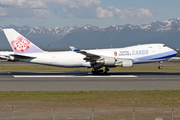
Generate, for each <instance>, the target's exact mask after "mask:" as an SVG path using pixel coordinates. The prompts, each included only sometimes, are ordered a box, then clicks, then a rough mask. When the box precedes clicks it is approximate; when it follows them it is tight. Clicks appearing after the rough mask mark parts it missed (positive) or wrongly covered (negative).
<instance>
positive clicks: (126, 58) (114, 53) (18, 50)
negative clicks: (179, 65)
mask: <svg viewBox="0 0 180 120" xmlns="http://www.w3.org/2000/svg"><path fill="white" fill-rule="evenodd" d="M3 31H4V33H5V35H6V37H7V39H8V41H9V44H10V46H11V47H12V50H13V52H14V53H13V54H10V56H11V58H12V57H13V58H14V59H18V60H19V61H23V62H29V63H36V64H43V65H51V66H57V67H88V68H93V70H92V73H93V74H98V73H100V72H103V70H100V69H101V68H102V67H105V70H104V73H107V72H108V71H109V68H111V67H133V64H137V63H147V62H157V61H158V62H160V63H161V61H163V60H166V59H168V58H171V57H173V56H175V55H176V54H177V52H176V51H175V50H173V49H171V48H169V47H167V46H165V45H164V44H144V45H136V46H130V47H124V48H111V49H96V50H79V49H77V48H75V47H73V46H71V47H70V48H71V49H72V51H65V52H64V51H63V52H45V51H43V50H41V49H40V48H39V47H37V46H36V45H34V44H33V43H32V42H30V41H29V40H27V39H26V38H25V37H23V36H22V35H21V34H19V33H18V32H17V31H15V30H14V29H4V30H3ZM158 68H159V69H161V68H162V66H159V67H158Z"/></svg>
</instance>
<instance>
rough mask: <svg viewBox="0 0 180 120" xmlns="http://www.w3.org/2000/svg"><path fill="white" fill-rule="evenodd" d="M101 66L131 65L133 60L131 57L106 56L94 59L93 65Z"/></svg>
mask: <svg viewBox="0 0 180 120" xmlns="http://www.w3.org/2000/svg"><path fill="white" fill-rule="evenodd" d="M102 66H109V67H115V66H119V67H132V66H133V61H132V60H131V59H120V58H118V59H116V58H113V57H106V58H100V59H98V60H96V65H95V66H94V67H96V68H98V67H99V68H100V67H102Z"/></svg>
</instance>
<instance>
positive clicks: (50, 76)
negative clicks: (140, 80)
mask: <svg viewBox="0 0 180 120" xmlns="http://www.w3.org/2000/svg"><path fill="white" fill-rule="evenodd" d="M13 76H14V77H15V78H39V77H41V78H42V77H49V78H52V77H53V78H54V77H94V78H97V77H123V78H127V77H128V78H129V77H130V78H133V77H138V76H135V75H102V76H101V75H13Z"/></svg>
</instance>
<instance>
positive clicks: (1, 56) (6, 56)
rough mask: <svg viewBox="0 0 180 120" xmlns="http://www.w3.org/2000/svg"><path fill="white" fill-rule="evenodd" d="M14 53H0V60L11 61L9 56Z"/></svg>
mask: <svg viewBox="0 0 180 120" xmlns="http://www.w3.org/2000/svg"><path fill="white" fill-rule="evenodd" d="M13 53H14V52H10V51H0V60H8V61H11V56H10V54H13Z"/></svg>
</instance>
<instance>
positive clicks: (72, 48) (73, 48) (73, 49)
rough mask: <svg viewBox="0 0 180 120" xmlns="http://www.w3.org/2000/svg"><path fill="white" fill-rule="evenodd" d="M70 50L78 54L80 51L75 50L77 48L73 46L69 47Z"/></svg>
mask: <svg viewBox="0 0 180 120" xmlns="http://www.w3.org/2000/svg"><path fill="white" fill-rule="evenodd" d="M69 47H70V48H71V50H72V51H73V52H78V51H80V50H79V49H77V48H75V47H73V46H69Z"/></svg>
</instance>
